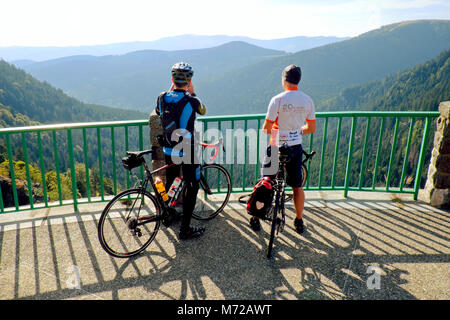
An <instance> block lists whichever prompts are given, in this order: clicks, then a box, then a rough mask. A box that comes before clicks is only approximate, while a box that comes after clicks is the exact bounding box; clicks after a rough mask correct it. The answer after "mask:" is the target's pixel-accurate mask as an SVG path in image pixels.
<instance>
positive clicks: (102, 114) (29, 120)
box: [0, 61, 148, 206]
mask: <svg viewBox="0 0 450 320" xmlns="http://www.w3.org/2000/svg"><path fill="white" fill-rule="evenodd" d="M147 117H148V114H144V113H140V112H138V111H131V110H120V109H116V108H109V107H104V106H99V105H89V104H85V103H82V102H80V101H78V100H76V99H74V98H71V97H69V96H68V95H66V94H65V93H63V92H62V90H60V89H55V88H53V87H52V86H50V85H49V84H48V83H46V82H41V81H38V80H36V79H35V78H33V77H32V76H31V75H29V74H27V73H25V72H24V71H22V70H20V69H17V68H16V67H14V66H13V65H11V64H8V63H7V62H5V61H0V127H18V126H36V125H40V124H43V123H46V124H48V123H67V122H93V121H108V120H109V121H111V120H143V119H146V118H147ZM86 131H87V134H86V142H87V146H88V147H89V151H88V152H87V160H86V161H87V163H88V170H89V172H90V180H91V181H90V185H91V195H92V196H96V195H97V194H99V192H100V186H101V185H103V188H104V190H105V192H107V193H109V194H111V193H112V187H113V184H112V182H111V179H109V178H107V177H110V176H111V172H112V166H111V165H105V168H104V170H103V172H104V174H105V176H104V179H103V180H102V183H101V182H100V180H101V179H100V175H99V169H98V158H97V150H98V141H97V132H95V129H91V130H86ZM117 131H118V130H117ZM100 136H101V151H102V153H103V156H104V157H105V159H108V160H109V161H111V158H112V152H111V132H110V131H109V130H106V131H105V130H103V131H101V134H100ZM24 137H25V143H26V145H27V149H28V159H29V162H30V168H29V170H30V174H31V183H32V185H31V186H28V185H27V183H26V182H24V180H25V178H24V177H25V164H24V162H23V161H24V160H25V159H24V151H23V149H22V146H23V144H22V141H21V135H20V134H12V135H10V142H11V153H12V158H13V159H12V160H13V161H14V167H15V171H16V179H19V180H18V181H17V186H18V187H17V188H18V193H19V194H20V195H22V196H21V198H20V204H26V203H27V201H28V191H27V190H28V188H30V187H31V188H32V189H33V191H32V193H33V197H34V199H35V200H36V201H42V200H43V197H44V192H43V188H42V185H43V183H44V182H45V185H46V188H47V189H46V191H47V195H48V200H49V201H54V200H57V199H58V192H57V178H56V177H57V174H56V172H57V169H58V170H59V172H60V180H61V184H62V185H61V187H62V192H63V199H69V198H71V197H72V196H71V180H70V179H71V178H70V171H68V168H69V155H68V152H67V149H68V141H67V134H66V132H65V130H60V131H58V132H56V133H55V137H56V143H57V145H58V148H57V152H58V155H59V167H58V168H56V164H55V158H54V157H55V154H54V148H53V137H52V134H51V133H50V132H42V133H41V142H42V144H41V146H39V145H38V142H37V137H36V134H35V133H26V134H25V135H24ZM116 138H117V141H116V144H115V146H116V150H117V151H116V152H117V153H116V156H117V159H115V162H117V163H119V161H120V158H121V157H122V156H123V155H124V154H125V142H124V132H123V130H122V131H119V132H117V133H116ZM138 139H139V138H138V133H137V132H136V130H135V131H132V130H130V133H129V141H130V145H133V146H135V145H136V143H137V141H138ZM145 141H148V138H147V139H146V140H145ZM134 148H136V147H134ZM39 149H42V159H40V154H39ZM73 149H74V155H75V161H76V171H77V172H76V175H77V188H78V192H79V196H84V197H85V196H86V181H85V177H86V174H85V173H86V168H85V166H84V143H83V138H82V135H81V132H80V130H74V132H73ZM104 161H105V160H104ZM42 168H44V170H45V171H44V170H42ZM42 172H43V174H42ZM118 176H119V178H120V182H119V183H123V181H124V180H125V172H124V170H120V171H118ZM8 181H9V182H8ZM10 181H11V176H10V170H9V159H8V151H7V148H6V139H5V138H4V136H3V135H2V136H1V139H0V183H1V191H2V196H3V201H4V202H3V203H4V205H5V206H8V205H11V204H12V203H11V201H12V191H11V185H10ZM25 189H26V191H25Z"/></svg>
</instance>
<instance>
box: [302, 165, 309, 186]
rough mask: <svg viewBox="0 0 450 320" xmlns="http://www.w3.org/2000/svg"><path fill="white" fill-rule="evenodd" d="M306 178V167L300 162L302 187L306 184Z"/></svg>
mask: <svg viewBox="0 0 450 320" xmlns="http://www.w3.org/2000/svg"><path fill="white" fill-rule="evenodd" d="M307 179H308V169H306V166H305V165H304V164H302V187H304V186H305V185H306V180H307Z"/></svg>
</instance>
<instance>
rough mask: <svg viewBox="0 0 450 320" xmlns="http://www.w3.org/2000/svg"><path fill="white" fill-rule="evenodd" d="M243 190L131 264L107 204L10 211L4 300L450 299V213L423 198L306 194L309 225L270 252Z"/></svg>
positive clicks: (3, 242) (2, 233)
mask: <svg viewBox="0 0 450 320" xmlns="http://www.w3.org/2000/svg"><path fill="white" fill-rule="evenodd" d="M237 196H238V195H236V194H234V195H232V201H231V202H230V203H229V205H228V207H227V208H226V209H225V212H223V213H221V214H220V215H219V216H218V217H217V218H215V219H214V220H212V221H209V222H198V221H195V220H194V223H195V224H200V225H205V226H206V228H207V229H206V233H205V235H204V236H203V237H201V238H198V239H194V240H189V241H180V240H178V237H177V233H178V229H179V222H178V223H175V225H173V226H172V227H170V228H166V227H163V226H162V227H161V229H160V232H159V233H158V235H157V237H156V239H155V241H154V242H153V243H152V244H151V245H150V247H149V248H147V250H146V251H145V252H144V253H143V254H141V255H139V256H137V257H134V258H131V259H115V258H112V257H110V256H109V255H107V254H106V253H105V252H104V251H103V250H102V249H101V247H100V245H99V242H98V240H97V230H96V226H97V221H98V217H99V215H100V213H101V211H102V209H103V207H104V205H105V204H94V205H93V204H89V205H80V206H79V209H80V212H79V213H76V214H74V213H73V208H72V207H71V206H67V207H62V208H53V209H45V210H36V211H30V212H21V213H17V214H4V215H0V299H138V300H143V299H176V300H178V299H188V300H190V299H194V300H196V299H199V300H203V299H225V300H231V299H248V300H253V299H262V300H266V299H267V300H272V299H355V300H359V299H393V300H397V299H400V300H408V299H450V212H449V211H444V210H439V209H435V208H433V207H430V206H428V205H426V204H424V203H423V202H420V201H413V200H412V196H405V195H402V196H395V195H392V194H372V193H370V194H368V193H358V192H350V193H349V197H348V198H347V199H344V198H343V195H342V192H339V193H337V192H322V193H320V192H306V197H307V202H306V208H305V213H304V217H305V218H304V219H305V223H306V224H307V227H308V229H307V231H306V232H305V233H304V234H303V235H298V234H297V233H295V231H294V229H293V227H292V223H293V218H294V211H293V208H292V203H288V209H287V215H288V218H287V224H286V227H285V229H284V232H283V233H282V234H280V235H279V236H278V238H277V240H276V247H275V249H274V250H275V253H274V257H273V258H272V259H271V260H269V259H267V258H266V251H267V243H268V238H269V225H268V224H267V223H263V224H262V225H263V230H262V231H261V232H259V233H255V232H254V231H252V230H251V229H250V227H249V224H248V218H249V217H248V215H247V213H246V212H245V210H244V206H243V205H242V204H239V203H238V202H237V201H236V199H237Z"/></svg>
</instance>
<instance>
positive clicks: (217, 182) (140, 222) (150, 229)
mask: <svg viewBox="0 0 450 320" xmlns="http://www.w3.org/2000/svg"><path fill="white" fill-rule="evenodd" d="M201 145H202V147H204V148H215V149H216V150H215V153H214V155H213V156H212V157H211V159H210V160H211V162H212V161H213V160H214V159H215V158H216V157H217V155H218V153H219V146H220V145H222V147H223V144H222V141H221V140H219V142H217V143H215V144H207V143H202V144H201ZM223 150H224V151H225V149H224V148H223ZM154 153H155V151H154V150H144V151H138V152H131V151H127V155H128V157H126V158H124V159H122V163H123V166H124V168H125V169H127V170H130V171H131V170H132V169H133V168H138V167H140V166H141V165H143V166H144V169H145V173H146V175H145V179H144V180H143V181H139V182H138V187H136V188H131V189H128V190H125V191H123V192H121V193H119V194H117V195H116V196H115V197H114V198H113V199H111V201H109V202H108V204H107V205H106V207H105V208H104V210H103V212H102V214H101V216H100V220H99V223H98V238H99V241H100V244H101V246H102V248H103V249H104V250H105V251H106V252H107V253H108V254H110V255H111V256H114V257H118V258H129V257H132V256H134V255H137V254H139V253H141V252H142V251H143V250H145V249H146V248H147V247H148V246H149V245H150V243H151V242H152V241H153V240H154V239H155V237H156V234H157V233H158V230H159V228H160V224H161V222H162V223H163V224H164V225H165V226H167V227H168V226H170V225H171V224H172V222H173V221H174V220H175V219H176V218H177V217H178V216H179V213H178V211H177V210H176V205H177V201H178V200H179V199H178V198H179V197H180V194H182V192H183V188H185V184H184V181H183V179H182V180H181V183H180V185H179V187H178V188H177V191H176V192H175V194H174V196H173V197H172V198H170V199H169V200H167V201H164V200H163V197H162V196H161V195H160V194H159V193H158V192H156V190H157V189H156V185H155V181H154V179H153V176H154V175H155V174H156V173H158V172H160V171H161V170H165V169H167V168H169V167H171V166H173V165H175V164H170V165H165V166H163V167H161V168H159V169H156V170H153V171H150V169H149V167H148V165H147V163H146V161H145V158H144V156H145V155H154ZM149 183H150V186H151V187H152V188H153V190H154V194H152V193H150V192H149V191H148V190H147V187H148V184H149ZM199 184H200V188H199V192H198V195H197V201H196V205H195V208H194V212H193V214H192V217H193V218H195V219H198V220H210V219H213V218H214V217H216V216H217V215H218V214H219V213H220V212H221V211H222V210H223V208H224V207H225V206H226V204H227V203H228V200H229V198H230V194H231V180H230V175H229V173H228V172H227V170H226V169H225V168H224V167H222V166H221V165H219V164H214V163H211V164H204V165H201V174H200V183H199Z"/></svg>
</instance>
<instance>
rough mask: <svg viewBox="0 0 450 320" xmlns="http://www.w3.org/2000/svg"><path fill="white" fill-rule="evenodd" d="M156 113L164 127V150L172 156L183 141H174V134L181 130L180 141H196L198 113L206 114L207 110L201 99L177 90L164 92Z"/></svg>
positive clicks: (160, 97)
mask: <svg viewBox="0 0 450 320" xmlns="http://www.w3.org/2000/svg"><path fill="white" fill-rule="evenodd" d="M156 113H157V114H158V115H159V116H160V118H161V124H162V127H163V138H164V139H163V150H164V153H165V154H166V155H172V152H173V147H174V146H175V145H176V144H177V143H179V142H180V141H181V140H179V139H173V136H172V133H173V132H174V131H175V130H176V129H180V130H179V131H178V132H179V133H180V135H179V136H180V137H179V138H180V139H181V138H183V139H185V138H187V139H191V142H192V143H193V142H194V141H193V140H194V139H193V136H194V123H195V118H196V113H198V114H204V113H205V108H204V106H203V105H202V103H201V101H200V99H198V98H197V97H194V96H192V95H190V94H189V93H188V92H186V91H185V90H180V89H175V90H173V91H169V92H162V93H161V94H160V95H159V96H158V99H157V101H156Z"/></svg>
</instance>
